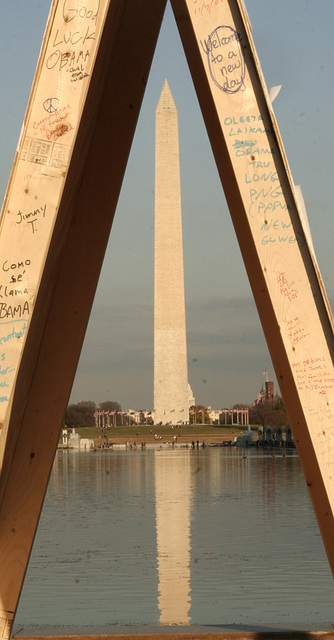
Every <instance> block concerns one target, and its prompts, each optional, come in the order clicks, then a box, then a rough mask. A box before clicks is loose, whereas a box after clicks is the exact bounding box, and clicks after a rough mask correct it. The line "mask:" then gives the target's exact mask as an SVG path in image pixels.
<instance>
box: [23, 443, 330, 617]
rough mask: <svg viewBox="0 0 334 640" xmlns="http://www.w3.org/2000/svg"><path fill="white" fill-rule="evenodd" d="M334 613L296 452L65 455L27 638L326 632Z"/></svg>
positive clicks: (28, 599)
mask: <svg viewBox="0 0 334 640" xmlns="http://www.w3.org/2000/svg"><path fill="white" fill-rule="evenodd" d="M333 602H334V583H333V578H332V574H331V571H330V568H329V564H328V561H327V558H326V555H325V551H324V548H323V544H322V540H321V536H320V533H319V530H318V526H317V523H316V520H315V516H314V512H313V508H312V505H311V501H310V498H309V495H308V491H307V488H306V485H305V480H304V476H303V473H302V470H301V466H300V462H299V458H298V456H297V454H296V452H295V451H288V452H287V453H285V454H284V455H282V454H277V455H276V454H274V455H271V454H270V452H265V451H256V450H254V451H253V450H240V449H235V448H226V449H225V448H221V447H219V448H210V447H206V448H204V449H198V450H197V449H195V450H192V449H181V448H179V449H174V450H173V449H168V450H159V449H152V450H145V449H144V450H138V451H136V450H132V451H111V450H106V451H104V450H101V451H98V452H95V453H78V452H70V451H58V453H57V455H56V459H55V463H54V466H53V470H52V474H51V478H50V483H49V487H48V491H47V496H46V499H45V504H44V508H43V512H42V516H41V520H40V524H39V528H38V532H37V535H36V540H35V544H34V549H33V553H32V556H31V560H30V564H29V568H28V572H27V576H26V580H25V584H24V587H23V591H22V596H21V600H20V605H19V609H18V613H17V616H16V620H15V625H14V627H15V628H18V627H22V626H23V627H25V628H26V627H29V626H37V625H50V626H57V625H60V624H61V625H76V626H81V627H82V626H85V625H87V626H92V625H99V626H103V625H116V626H123V625H132V624H133V625H159V624H177V625H178V624H181V625H208V624H210V625H228V624H234V623H238V624H243V625H253V624H259V623H261V624H265V623H270V624H272V623H275V622H279V623H282V624H288V623H298V622H302V623H303V624H312V625H314V624H316V625H317V624H320V623H328V622H331V620H332V611H333Z"/></svg>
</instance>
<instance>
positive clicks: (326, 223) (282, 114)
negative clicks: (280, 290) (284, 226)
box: [0, 0, 334, 409]
mask: <svg viewBox="0 0 334 640" xmlns="http://www.w3.org/2000/svg"><path fill="white" fill-rule="evenodd" d="M246 7H247V9H248V13H249V16H250V19H251V22H252V25H253V38H254V41H255V46H256V49H257V52H258V55H259V58H260V61H261V65H262V69H263V73H264V77H265V80H266V83H267V86H268V88H270V87H272V86H274V85H278V84H282V90H281V92H280V94H279V95H278V97H277V98H276V100H275V103H274V109H275V113H276V117H277V120H278V124H279V127H280V131H281V135H282V138H283V142H284V145H285V149H286V152H287V156H288V160H289V164H290V167H291V170H292V175H293V178H294V181H295V183H296V184H301V185H302V190H303V195H304V200H305V203H306V208H307V212H308V217H309V222H310V227H311V232H312V236H313V242H314V245H315V250H316V254H317V258H318V262H319V264H320V269H321V272H322V276H323V279H324V282H325V287H326V290H327V294H328V296H329V299H330V301H331V303H333V299H334V285H333V278H332V272H333V262H334V258H333V239H334V216H333V214H332V200H333V195H332V182H333V170H332V164H333V161H332V156H331V154H330V153H329V151H330V149H331V142H330V141H331V138H332V135H333V115H332V114H333V106H332V102H333V91H334V90H333V87H334V78H333V66H332V46H333V45H332V41H333V36H332V25H333V24H334V3H332V2H329V0H318V1H317V2H314V1H312V0H293V1H291V0H280V2H277V0H265V2H263V1H260V0H246ZM49 8H50V2H49V0H16V2H15V3H5V4H4V6H3V10H2V20H1V26H0V32H1V38H0V54H1V61H2V64H1V68H0V79H1V92H0V113H1V122H2V132H1V156H0V190H1V194H2V196H3V195H4V192H5V189H6V184H7V181H8V177H9V174H10V170H11V166H12V161H13V155H14V151H15V147H16V144H17V141H18V137H19V133H20V129H21V125H22V120H23V116H24V112H25V108H26V104H27V101H28V98H29V92H30V86H31V83H32V79H33V75H34V71H35V66H36V62H37V57H38V53H39V49H40V46H41V42H42V36H43V32H44V28H45V24H46V20H47V15H48V12H49ZM165 78H167V80H168V83H169V86H170V88H171V91H172V93H173V97H174V101H175V103H176V106H177V109H178V114H179V129H180V132H179V133H180V161H181V184H182V209H183V241H184V263H185V289H186V291H185V293H186V316H187V342H188V364H189V382H190V384H191V386H192V389H193V391H194V394H195V398H196V402H197V403H201V404H204V405H206V406H208V405H210V406H212V407H213V408H222V407H225V406H231V405H232V404H234V403H238V402H251V401H252V400H254V398H256V396H257V393H258V391H259V389H260V387H261V384H262V382H263V371H265V370H268V372H269V378H270V379H273V380H274V381H275V390H277V391H278V387H277V383H276V378H275V376H274V371H273V367H272V364H271V359H270V356H269V353H268V350H267V347H266V343H265V339H264V337H263V332H262V329H261V325H260V322H259V319H258V315H257V311H256V309H255V304H254V302H253V298H252V294H251V291H250V287H249V284H248V279H247V276H246V272H245V269H244V266H243V261H242V257H241V254H240V250H239V246H238V243H237V240H236V238H235V234H234V230H233V227H232V224H231V221H230V216H229V212H228V209H227V206H226V203H225V198H224V194H223V190H222V186H221V184H220V182H219V179H218V174H217V169H216V166H215V163H214V160H213V156H212V152H211V148H210V145H209V141H208V138H207V136H206V132H205V128H204V124H203V119H202V115H201V112H200V110H199V107H198V103H197V98H196V95H195V91H194V88H193V85H192V80H191V77H190V74H189V71H188V67H187V63H186V59H185V56H184V53H183V49H182V45H181V42H180V39H179V35H178V32H177V28H176V25H175V21H174V17H173V14H172V11H171V8H170V6H169V5H168V6H167V11H166V15H165V18H164V21H163V25H162V30H161V33H160V37H159V42H158V46H157V49H156V54H155V57H154V61H153V65H152V70H151V74H150V79H149V83H148V86H147V91H146V94H145V98H144V102H143V106H142V111H141V115H140V119H139V123H138V127H137V132H136V135H135V139H134V143H133V147H132V151H131V156H130V159H129V163H128V168H127V171H126V176H125V180H124V184H123V189H122V193H121V197H120V200H119V204H118V208H117V212H116V216H115V221H114V225H113V229H112V234H111V237H110V241H109V246H108V250H107V254H106V257H105V261H104V266H103V270H102V273H101V278H100V283H99V287H98V290H97V293H96V298H95V303H94V307H93V311H92V314H91V319H90V323H89V327H88V331H87V335H86V340H85V343H84V346H83V350H82V356H81V360H80V364H79V368H78V371H77V375H76V379H75V382H74V386H73V391H72V397H71V399H72V401H73V402H79V401H81V400H94V401H95V402H96V403H99V402H103V401H105V400H116V401H118V402H120V403H121V405H122V408H123V409H127V408H130V407H131V408H133V409H136V408H137V409H141V408H147V409H151V408H152V404H153V258H154V254H153V249H154V247H153V242H154V118H155V108H156V105H157V102H158V100H159V96H160V92H161V89H162V86H163V83H164V80H165Z"/></svg>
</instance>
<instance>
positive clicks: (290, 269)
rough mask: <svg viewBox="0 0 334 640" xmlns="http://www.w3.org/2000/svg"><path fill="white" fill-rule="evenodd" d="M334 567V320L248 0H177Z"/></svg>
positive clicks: (176, 8) (220, 168)
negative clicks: (208, 0) (256, 41)
mask: <svg viewBox="0 0 334 640" xmlns="http://www.w3.org/2000/svg"><path fill="white" fill-rule="evenodd" d="M171 3H172V7H173V10H174V14H175V18H176V21H177V24H178V28H179V31H180V35H181V39H182V42H183V46H184V49H185V53H186V56H187V59H188V64H189V67H190V70H191V73H192V77H193V81H194V85H195V88H196V92H197V96H198V99H199V102H200V105H201V109H202V113H203V117H204V120H205V124H206V128H207V131H208V134H209V137H210V141H211V146H212V149H213V152H214V155H215V158H216V163H217V167H218V171H219V174H220V178H221V182H222V185H223V187H224V191H225V195H226V198H227V202H228V206H229V209H230V213H231V217H232V220H233V224H234V227H235V230H236V234H237V237H238V240H239V244H240V248H241V251H242V255H243V259H244V262H245V265H246V269H247V273H248V277H249V281H250V284H251V287H252V290H253V294H254V299H255V302H256V305H257V308H258V312H259V315H260V319H261V322H262V326H263V329H264V333H265V336H266V340H267V343H268V347H269V350H270V354H271V358H272V362H273V365H274V367H275V371H276V376H277V379H278V382H279V385H280V389H281V392H282V395H283V398H284V402H285V405H286V409H287V412H288V415H289V419H290V421H291V425H292V430H293V434H294V438H295V441H296V445H297V448H298V452H299V455H300V459H301V463H302V466H303V470H304V474H305V478H306V483H307V486H308V488H309V491H310V495H311V498H312V501H313V505H314V509H315V513H316V516H317V519H318V523H319V527H320V530H321V533H322V537H323V541H324V544H325V548H326V551H327V555H328V559H329V562H330V565H331V568H332V571H333V572H334V519H333V510H334V482H333V463H332V458H333V451H334V411H333V401H334V371H333V351H334V349H333V347H334V342H333V320H332V315H331V311H330V308H329V304H328V301H327V298H326V294H325V291H324V287H323V283H322V280H321V276H320V273H319V270H318V267H317V263H316V259H315V256H314V253H313V251H312V245H311V242H310V239H309V236H308V234H307V230H306V226H307V225H305V221H304V220H303V216H302V211H301V207H300V204H299V202H298V199H297V194H296V190H295V187H294V184H293V180H292V176H291V173H290V169H289V166H288V163H287V159H286V156H285V152H284V148H283V144H282V141H281V137H280V134H279V131H278V126H277V123H276V119H275V115H274V112H273V109H272V105H271V103H270V100H269V96H268V92H267V89H266V86H265V83H264V80H263V77H262V73H261V68H260V64H259V62H258V59H257V56H256V51H255V48H254V44H253V41H252V36H251V30H250V24H249V20H248V18H247V14H246V10H245V7H244V3H243V1H242V0H228V1H227V0H215V2H212V3H202V2H194V1H193V0H171Z"/></svg>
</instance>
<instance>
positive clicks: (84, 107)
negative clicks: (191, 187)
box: [0, 0, 334, 638]
mask: <svg viewBox="0 0 334 640" xmlns="http://www.w3.org/2000/svg"><path fill="white" fill-rule="evenodd" d="M165 4H166V0H141V2H134V1H130V0H113V1H111V0H100V1H98V0H87V3H86V4H85V6H83V5H80V6H81V8H80V9H79V8H76V7H77V3H76V2H74V3H73V5H71V4H70V3H63V4H60V3H58V0H54V2H53V4H52V7H51V12H50V17H49V21H48V26H47V30H46V34H45V38H44V41H43V46H42V51H41V55H40V60H39V64H38V68H37V72H36V76H35V81H34V85H33V89H32V93H31V98H30V101H29V105H28V109H27V113H26V118H25V122H24V128H23V133H22V136H21V140H20V143H19V146H18V151H17V155H16V159H15V162H14V167H13V171H12V174H11V179H10V182H9V187H8V190H7V194H6V198H5V202H4V208H3V212H2V218H1V233H0V253H1V255H2V261H1V264H4V263H6V269H3V270H2V273H1V277H0V284H1V285H2V286H3V287H4V288H5V287H10V286H12V287H14V288H15V290H16V289H17V290H18V293H17V298H16V304H15V308H14V307H13V305H10V304H9V302H8V304H7V301H6V302H2V303H1V309H0V343H1V346H2V348H3V356H2V357H3V365H2V367H1V369H0V372H1V374H2V381H3V382H6V386H7V390H6V391H7V396H6V395H5V394H3V396H2V399H1V403H0V419H1V420H2V422H3V429H2V435H1V439H0V460H1V469H2V470H1V481H0V567H1V574H0V638H8V637H9V636H10V632H11V627H12V623H13V618H14V615H15V611H16V608H17V604H18V600H19V595H20V591H21V588H22V583H23V579H24V575H25V571H26V567H27V564H28V560H29V555H30V551H31V547H32V543H33V539H34V535H35V531H36V527H37V523H38V519H39V515H40V511H41V508H42V504H43V499H44V495H45V491H46V487H47V483H48V478H49V474H50V471H51V467H52V462H53V458H54V454H55V450H56V447H57V442H58V437H59V431H60V426H61V422H62V417H63V413H64V410H65V408H66V405H67V402H68V398H69V394H70V390H71V386H72V382H73V379H74V375H75V370H76V366H77V362H78V359H79V355H80V350H81V346H82V342H83V339H84V334H85V330H86V326H87V323H88V319H89V314H90V310H91V306H92V303H93V298H94V293H95V290H96V286H97V281H98V277H99V273H100V269H101V265H102V261H103V256H104V251H105V247H106V244H107V240H108V236H109V233H110V229H111V225H112V221H113V216H114V211H115V207H116V203H117V199H118V196H119V192H120V188H121V184H122V179H123V176H124V171H125V167H126V163H127V159H128V155H129V151H130V147H131V142H132V138H133V135H134V131H135V127H136V122H137V118H138V114H139V110H140V106H141V102H142V98H143V94H144V90H145V85H146V82H147V79H148V75H149V69H150V65H151V61H152V57H153V53H154V49H155V44H156V40H157V37H158V34H159V30H160V26H161V21H162V17H163V12H164V9H165ZM171 4H172V7H173V11H174V15H175V18H176V22H177V25H178V28H179V32H180V35H181V39H182V43H183V47H184V50H185V53H186V56H187V60H188V64H189V67H190V70H191V74H192V77H193V81H194V85H195V88H196V92H197V96H198V99H199V102H200V105H201V109H202V113H203V117H204V120H205V123H206V127H207V131H208V135H209V138H210V141H211V145H212V149H213V152H214V155H215V159H216V163H217V167H218V171H219V174H220V178H221V182H222V184H223V187H224V191H225V195H226V198H227V202H228V205H229V209H230V213H231V216H232V220H233V224H234V227H235V230H236V234H237V237H238V241H239V244H240V248H241V251H242V254H243V258H244V262H245V265H246V269H247V272H248V276H249V280H250V283H251V287H252V291H253V295H254V299H255V302H256V305H257V308H258V312H259V315H260V318H261V322H262V325H263V330H264V333H265V336H266V339H267V343H268V346H269V350H270V354H271V358H272V362H273V365H274V367H275V372H276V376H277V379H278V381H279V385H280V389H281V392H282V395H283V398H284V402H285V405H286V408H287V411H288V414H289V418H290V421H291V425H292V429H293V434H294V439H295V441H296V444H297V448H298V452H299V455H300V459H301V463H302V466H303V470H304V474H305V478H306V482H307V485H308V487H309V491H310V495H311V498H312V501H313V505H314V509H315V512H316V516H317V519H318V523H319V527H320V530H321V533H322V537H323V541H324V544H325V548H326V551H327V555H328V559H329V562H330V565H331V568H332V570H333V569H334V542H333V541H334V535H333V533H334V527H333V508H334V485H333V478H332V452H333V444H334V440H333V437H334V436H333V429H334V420H333V417H334V416H333V399H334V372H333V346H334V345H333V321H332V315H331V311H330V308H329V304H328V301H327V298H326V294H325V291H324V288H323V284H322V280H321V276H320V274H319V270H318V266H317V262H316V259H315V256H314V253H313V249H312V245H311V242H310V239H309V237H308V233H307V231H306V227H305V221H304V219H303V212H302V208H301V207H300V204H299V201H298V197H297V193H296V190H295V187H294V184H293V181H292V177H291V174H290V171H289V167H288V163H287V160H286V157H285V153H284V149H283V145H282V142H281V138H280V135H279V131H278V127H277V124H276V120H275V116H274V113H273V110H272V107H271V103H270V100H269V96H268V94H267V91H266V87H265V84H264V81H263V78H262V74H261V70H260V66H259V63H258V60H257V56H256V52H255V49H254V45H253V41H252V37H251V30H250V26H249V21H248V19H247V14H246V11H245V7H244V4H243V0H213V1H212V2H211V3H209V4H210V10H208V7H209V5H208V6H206V3H202V2H200V1H199V0H171ZM133 42H135V43H136V54H135V55H133V50H132V45H133ZM130 52H131V53H132V55H130ZM36 203H38V206H37V204H36ZM18 215H19V220H20V221H21V222H24V223H25V224H24V225H23V224H22V225H21V222H20V224H19V223H18V218H17V216H18ZM24 216H26V217H24ZM37 223H38V224H37ZM37 227H38V234H37ZM28 233H30V234H31V235H30V236H28ZM36 234H37V235H36ZM33 236H34V237H33ZM29 238H30V241H29ZM27 246H28V249H27ZM7 267H8V268H7ZM13 277H14V285H13V284H12V282H13V281H12V278H13ZM15 278H16V280H15ZM3 305H5V306H3ZM28 321H29V322H28ZM1 409H3V410H2V413H1ZM4 409H6V411H5V410H4Z"/></svg>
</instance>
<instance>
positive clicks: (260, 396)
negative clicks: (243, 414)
mask: <svg viewBox="0 0 334 640" xmlns="http://www.w3.org/2000/svg"><path fill="white" fill-rule="evenodd" d="M262 397H263V394H262V393H261V392H260V393H259V394H258V396H257V399H256V404H259V402H261V400H262Z"/></svg>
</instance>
